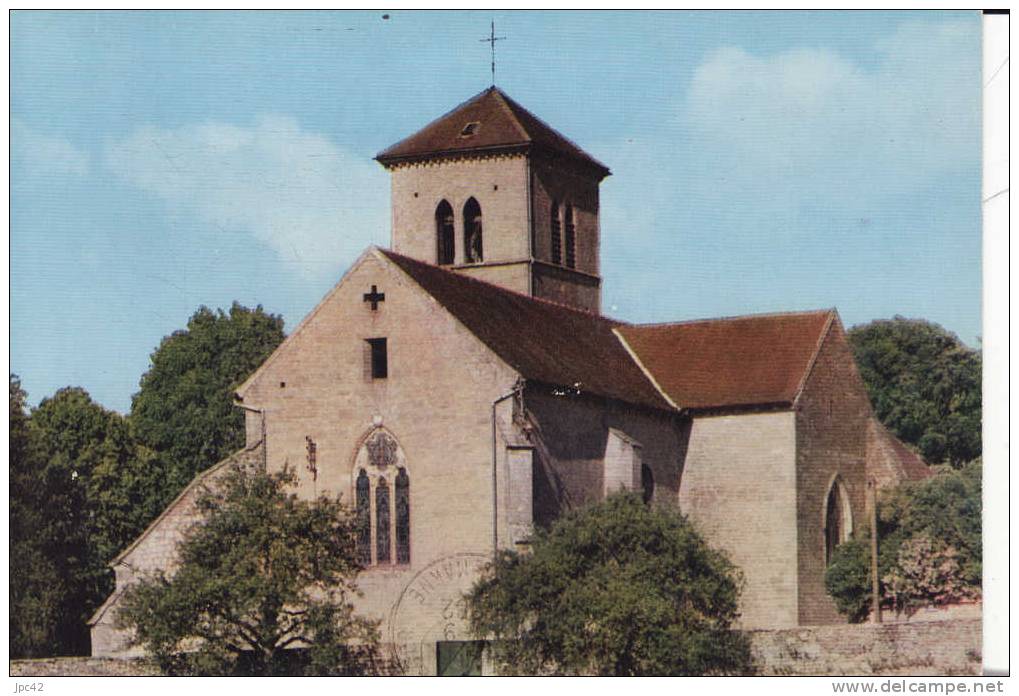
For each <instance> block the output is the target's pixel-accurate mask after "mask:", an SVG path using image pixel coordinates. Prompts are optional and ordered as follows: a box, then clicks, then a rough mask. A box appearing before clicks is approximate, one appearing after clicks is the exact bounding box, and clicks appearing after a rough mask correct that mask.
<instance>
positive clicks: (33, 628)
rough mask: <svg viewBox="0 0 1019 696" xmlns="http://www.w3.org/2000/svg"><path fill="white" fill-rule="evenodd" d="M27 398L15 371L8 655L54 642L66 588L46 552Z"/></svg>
mask: <svg viewBox="0 0 1019 696" xmlns="http://www.w3.org/2000/svg"><path fill="white" fill-rule="evenodd" d="M26 400H27V395H26V394H25V391H24V390H23V389H22V388H21V382H20V380H19V379H18V377H17V375H13V374H12V375H10V469H9V472H10V527H9V529H10V532H9V534H10V562H11V568H10V598H9V601H10V605H9V606H10V617H9V628H10V651H11V657H42V656H44V655H52V654H53V652H52V651H53V647H54V646H56V645H58V641H59V628H60V620H61V609H62V606H61V599H62V597H63V596H64V595H65V594H66V587H65V585H64V583H63V582H62V579H61V577H60V574H59V572H58V568H57V564H56V563H55V562H54V560H53V559H52V558H51V557H50V556H49V554H48V553H47V551H48V548H47V547H48V544H47V540H48V539H49V537H50V536H51V533H50V532H49V530H48V526H49V525H48V520H47V517H46V514H47V513H48V512H50V511H52V510H53V506H52V504H51V503H50V502H49V501H48V500H47V495H46V490H45V487H44V484H43V466H44V462H45V459H44V457H43V456H42V453H41V452H40V451H39V447H38V438H37V437H35V434H34V433H33V432H32V429H31V421H30V419H29V415H28V413H27V412H26V405H25V402H26Z"/></svg>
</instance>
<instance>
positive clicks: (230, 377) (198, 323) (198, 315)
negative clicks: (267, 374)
mask: <svg viewBox="0 0 1019 696" xmlns="http://www.w3.org/2000/svg"><path fill="white" fill-rule="evenodd" d="M282 341H283V319H282V318H281V317H279V316H277V315H273V314H266V313H265V312H264V311H263V310H262V307H261V306H259V307H256V308H255V309H248V308H247V307H243V306H241V305H240V304H238V303H236V302H234V303H233V306H231V307H230V311H229V313H225V312H223V310H217V311H216V312H213V311H212V310H210V309H209V308H207V307H200V308H199V309H198V311H197V312H195V313H194V315H192V317H191V319H190V320H189V321H188V325H187V329H186V330H182V331H176V332H174V333H173V334H172V335H170V336H167V337H166V338H164V339H163V340H162V342H161V343H160V344H159V347H158V348H157V349H156V350H155V351H154V352H153V353H152V356H151V366H150V368H149V370H148V372H146V373H145V374H144V375H143V376H142V379H141V388H140V390H139V391H138V393H137V394H135V395H134V398H133V399H132V402H131V417H130V420H131V426H132V428H133V431H134V435H135V437H136V438H137V439H138V441H140V442H141V443H142V444H144V445H146V446H147V447H148V448H149V449H151V450H152V451H153V452H156V453H158V455H159V456H160V458H161V459H162V460H163V462H164V466H166V468H167V486H166V488H165V490H164V495H163V500H162V502H163V503H164V504H165V503H167V502H169V501H170V500H172V499H173V498H174V497H175V496H176V495H177V493H179V492H180V491H181V490H182V489H183V488H184V486H186V485H187V484H188V482H190V481H191V479H192V478H194V476H195V474H197V473H198V472H200V471H203V470H205V469H207V468H209V467H210V466H212V465H213V464H215V463H216V462H218V461H220V460H222V459H223V458H225V457H227V456H228V455H230V454H231V453H233V452H234V451H236V450H237V449H239V448H240V447H241V446H242V445H243V444H244V414H243V412H242V411H241V410H240V409H238V408H237V407H235V406H234V405H233V401H234V400H233V395H234V391H235V390H236V388H237V387H238V386H240V384H241V383H242V382H243V381H244V380H245V379H246V378H247V377H248V375H250V374H251V373H252V372H253V371H254V370H255V369H256V368H257V367H258V366H259V365H261V364H262V362H264V361H265V359H266V358H267V357H268V356H269V354H270V353H272V351H273V350H275V349H276V347H277V346H278V345H279V344H280V343H281V342H282Z"/></svg>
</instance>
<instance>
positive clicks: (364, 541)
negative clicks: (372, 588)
mask: <svg viewBox="0 0 1019 696" xmlns="http://www.w3.org/2000/svg"><path fill="white" fill-rule="evenodd" d="M355 498H356V501H357V559H358V560H359V561H361V564H362V565H366V566H367V565H371V562H372V514H371V483H370V482H369V481H368V472H367V471H365V470H364V469H361V471H360V473H358V475H357V484H356V486H355Z"/></svg>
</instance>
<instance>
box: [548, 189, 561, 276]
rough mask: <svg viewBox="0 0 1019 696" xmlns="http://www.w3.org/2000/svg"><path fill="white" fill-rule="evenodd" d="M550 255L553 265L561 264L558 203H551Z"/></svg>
mask: <svg viewBox="0 0 1019 696" xmlns="http://www.w3.org/2000/svg"><path fill="white" fill-rule="evenodd" d="M550 222H551V227H552V240H551V242H552V255H551V260H552V263H554V264H555V265H557V266H558V265H559V264H561V263H562V262H563V221H562V218H561V217H560V213H559V202H558V201H552V219H551V221H550Z"/></svg>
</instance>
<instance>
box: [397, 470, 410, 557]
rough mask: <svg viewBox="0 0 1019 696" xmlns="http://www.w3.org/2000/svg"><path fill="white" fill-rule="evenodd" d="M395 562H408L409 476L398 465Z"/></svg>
mask: <svg viewBox="0 0 1019 696" xmlns="http://www.w3.org/2000/svg"><path fill="white" fill-rule="evenodd" d="M394 488H395V494H396V562H397V563H410V477H409V476H407V470H406V469H404V468H403V467H400V472H399V473H398V474H397V475H396V485H395V486H394Z"/></svg>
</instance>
